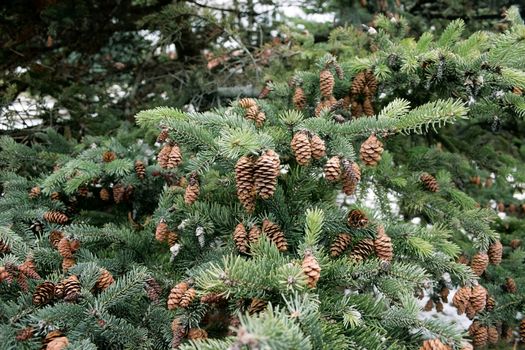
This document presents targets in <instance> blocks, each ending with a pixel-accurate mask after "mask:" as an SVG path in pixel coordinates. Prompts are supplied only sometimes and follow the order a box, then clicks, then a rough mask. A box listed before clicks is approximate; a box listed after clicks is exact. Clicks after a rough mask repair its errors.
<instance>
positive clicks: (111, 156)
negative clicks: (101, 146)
mask: <svg viewBox="0 0 525 350" xmlns="http://www.w3.org/2000/svg"><path fill="white" fill-rule="evenodd" d="M115 159H117V155H116V154H115V152H113V151H106V152H104V153H103V154H102V160H103V161H104V163H110V162H112V161H114V160H115Z"/></svg>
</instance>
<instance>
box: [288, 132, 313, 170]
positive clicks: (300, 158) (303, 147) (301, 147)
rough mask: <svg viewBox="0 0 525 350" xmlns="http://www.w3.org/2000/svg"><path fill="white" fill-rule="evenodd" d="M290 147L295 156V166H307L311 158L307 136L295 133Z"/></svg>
mask: <svg viewBox="0 0 525 350" xmlns="http://www.w3.org/2000/svg"><path fill="white" fill-rule="evenodd" d="M290 146H291V148H292V151H293V153H294V155H295V159H296V161H297V164H299V165H307V164H308V163H310V159H311V158H312V148H311V146H310V140H308V135H307V134H306V133H305V132H301V131H299V132H296V133H295V135H294V136H293V138H292V142H291V144H290Z"/></svg>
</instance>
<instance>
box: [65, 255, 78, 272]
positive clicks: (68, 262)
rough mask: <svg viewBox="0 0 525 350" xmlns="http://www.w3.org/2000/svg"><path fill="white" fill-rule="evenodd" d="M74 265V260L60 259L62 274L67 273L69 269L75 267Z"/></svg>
mask: <svg viewBox="0 0 525 350" xmlns="http://www.w3.org/2000/svg"><path fill="white" fill-rule="evenodd" d="M76 263H77V262H76V260H75V258H64V259H62V269H63V270H64V272H67V271H68V270H69V269H70V268H72V267H73V266H75V264H76Z"/></svg>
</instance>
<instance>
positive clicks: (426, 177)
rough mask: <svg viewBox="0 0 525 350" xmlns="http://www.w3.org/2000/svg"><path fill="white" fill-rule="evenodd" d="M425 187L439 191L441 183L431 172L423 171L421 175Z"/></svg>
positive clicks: (432, 190) (431, 190)
mask: <svg viewBox="0 0 525 350" xmlns="http://www.w3.org/2000/svg"><path fill="white" fill-rule="evenodd" d="M419 179H420V180H421V182H422V183H423V185H424V186H425V188H426V189H427V190H428V191H430V192H437V191H439V183H438V182H437V180H436V178H435V177H434V176H432V175H430V174H429V173H423V174H421V176H420V177H419Z"/></svg>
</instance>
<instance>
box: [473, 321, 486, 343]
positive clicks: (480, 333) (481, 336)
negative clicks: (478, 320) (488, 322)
mask: <svg viewBox="0 0 525 350" xmlns="http://www.w3.org/2000/svg"><path fill="white" fill-rule="evenodd" d="M488 338H489V334H488V328H487V327H486V326H479V327H477V328H476V330H475V331H474V336H473V337H472V345H474V347H475V348H478V347H480V348H482V347H484V346H485V345H487V341H488Z"/></svg>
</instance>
